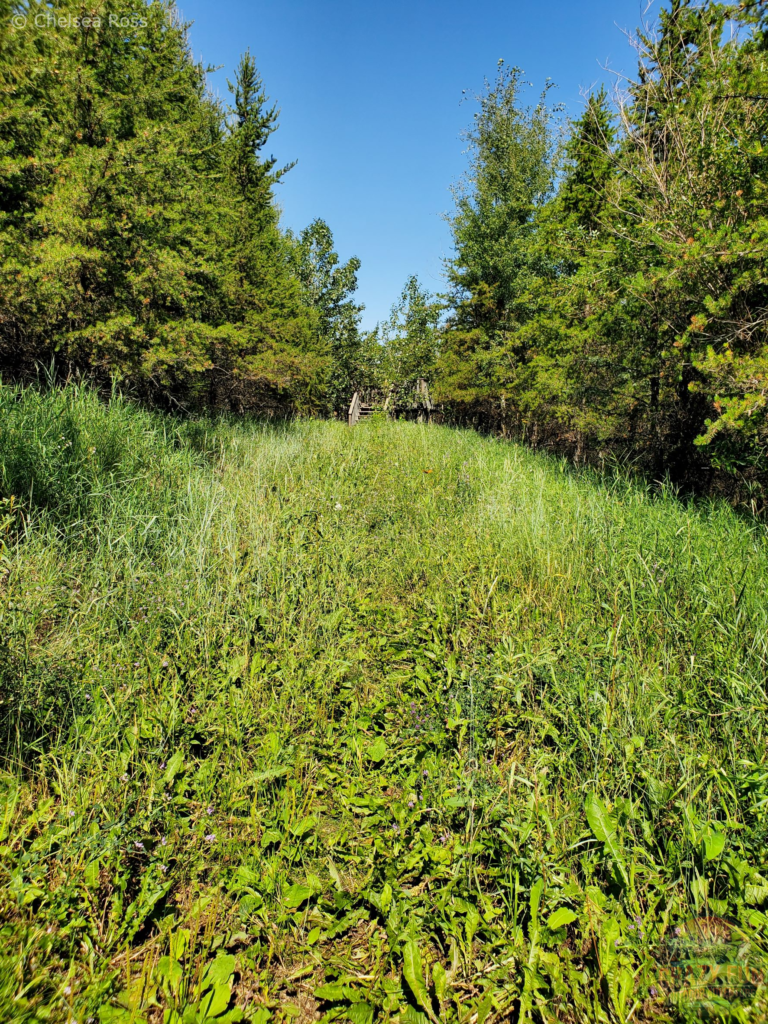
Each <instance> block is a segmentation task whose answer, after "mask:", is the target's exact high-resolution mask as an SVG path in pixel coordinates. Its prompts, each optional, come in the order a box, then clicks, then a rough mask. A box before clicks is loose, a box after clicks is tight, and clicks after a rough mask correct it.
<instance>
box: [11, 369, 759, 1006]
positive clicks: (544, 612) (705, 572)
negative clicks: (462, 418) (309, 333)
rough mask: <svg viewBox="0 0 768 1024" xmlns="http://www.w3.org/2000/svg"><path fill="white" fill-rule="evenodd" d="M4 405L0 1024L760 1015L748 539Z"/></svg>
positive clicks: (348, 452)
mask: <svg viewBox="0 0 768 1024" xmlns="http://www.w3.org/2000/svg"><path fill="white" fill-rule="evenodd" d="M0 414H1V417H2V423H3V425H4V429H3V432H2V435H0V436H2V438H3V442H2V443H3V447H2V449H0V468H1V469H2V476H0V480H2V488H3V490H2V493H0V498H2V499H3V500H4V501H5V502H6V505H4V506H3V507H4V508H9V509H11V511H10V512H9V513H7V515H4V516H3V517H1V518H0V524H2V523H3V522H5V521H6V519H7V518H9V517H10V519H11V526H10V527H9V528H5V527H3V532H2V533H1V534H0V540H1V541H2V544H1V545H0V581H1V582H0V587H1V588H2V602H1V603H0V695H1V696H2V703H1V704H0V718H1V728H2V733H1V734H0V752H1V753H2V758H3V761H2V772H0V920H1V921H2V924H1V925H0V929H2V931H1V933H0V940H1V941H0V1017H1V1018H2V1019H3V1020H14V1021H15V1020H20V1021H33V1020H41V1019H47V1020H50V1021H54V1022H58V1021H62V1022H64V1021H67V1020H69V1019H76V1020H87V1019H88V1018H89V1017H94V1018H95V1019H96V1020H98V1021H102V1022H104V1024H108V1022H109V1021H115V1022H116V1024H117V1022H120V1024H125V1022H128V1021H133V1022H134V1024H136V1022H138V1021H142V1020H143V1021H145V1022H146V1024H151V1022H154V1021H156V1020H159V1019H165V1020H166V1021H167V1022H168V1024H171V1022H175V1024H193V1022H194V1024H202V1022H203V1021H204V1020H216V1021H219V1022H220V1024H224V1022H225V1021H232V1022H235V1021H238V1020H240V1019H244V1020H250V1021H253V1022H258V1024H266V1022H267V1021H274V1022H277V1021H287V1020H289V1019H302V1018H303V1019H312V1017H323V1016H325V1018H326V1019H328V1020H333V1019H338V1020H342V1019H349V1020H352V1021H359V1022H367V1024H372V1022H373V1021H378V1020H392V1021H395V1020H400V1021H421V1022H422V1024H423V1022H428V1021H434V1020H439V1021H441V1022H446V1024H451V1022H458V1021H459V1020H466V1019H468V1018H469V1019H471V1018H473V1017H474V1016H475V1015H476V1017H477V1019H478V1020H483V1021H486V1022H490V1021H493V1020H510V1019H511V1020H524V1019H530V1020H535V1021H540V1022H544V1021H546V1022H551V1021H553V1020H556V1021H562V1022H574V1024H575V1022H584V1024H587V1022H590V1024H591V1022H593V1021H596V1020H606V1021H629V1020H631V1021H641V1022H642V1021H665V1020H668V1021H683V1020H689V1019H692V1018H693V1017H694V1015H695V1014H697V1013H698V1014H699V1015H701V1014H702V1013H703V1012H704V1009H706V1008H707V1007H709V1010H710V1014H714V1013H715V1011H716V1013H717V1014H719V1015H720V1019H726V1020H728V1019H729V1020H731V1021H734V1022H736V1021H743V1022H747V1021H755V1022H756V1021H760V1020H763V1019H765V1017H766V1012H767V1011H766V991H765V983H764V981H763V980H762V979H764V978H765V976H766V969H768V950H767V949H766V945H765V926H766V914H765V912H766V907H768V881H767V880H768V862H767V861H766V850H767V849H768V844H766V835H767V834H768V832H767V830H768V818H767V817H766V813H767V812H766V808H768V769H767V766H766V746H765V725H764V722H765V715H764V709H765V704H766V694H765V659H766V656H767V652H766V627H767V626H768V620H767V613H766V604H765V599H764V589H765V588H764V581H765V576H766V572H768V547H767V546H766V545H767V543H768V542H767V541H766V537H765V531H764V529H763V528H762V527H761V526H760V525H758V524H757V523H755V522H754V521H746V520H744V519H743V518H740V517H738V516H737V515H736V514H734V513H733V512H732V511H731V510H730V509H729V508H728V507H727V505H725V504H723V503H719V502H714V501H712V502H707V503H704V502H702V503H699V504H697V503H693V502H688V503H682V502H680V501H679V500H677V499H676V498H675V497H674V495H673V494H671V493H668V492H667V493H662V494H657V495H654V494H653V493H652V492H651V490H650V488H648V487H642V486H639V485H637V484H635V483H632V482H629V481H628V480H627V479H625V478H624V477H622V476H621V475H614V476H605V477H602V478H600V477H598V476H596V475H594V474H592V473H591V472H590V471H587V470H583V471H581V472H575V471H573V470H572V469H569V468H568V466H567V465H566V464H565V463H564V462H562V461H558V460H555V459H552V458H546V457H544V456H542V455H537V454H535V453H532V452H530V451H529V450H527V449H526V448H524V447H521V446H518V445H512V444H509V443H506V442H502V441H499V440H494V439H491V438H487V437H482V436H480V435H478V434H477V433H474V432H471V431H459V430H450V429H448V428H442V427H424V426H419V425H417V424H409V423H390V422H387V421H381V422H375V421H368V422H366V423H363V424H361V425H360V426H358V427H356V428H355V429H354V430H353V431H350V430H348V429H347V428H346V427H345V426H344V425H342V424H339V423H333V422H326V423H322V422H317V421H294V422H290V423H282V424H277V425H271V426H269V425H264V424H259V423H257V422H253V421H248V420H243V419H241V420H238V421H236V420H233V419H226V418H221V419H218V420H216V421H213V420H206V419H200V420H185V421H180V420H177V419H172V418H171V417H169V416H167V415H161V414H159V413H148V412H146V411H142V410H141V409H139V408H138V407H136V406H134V405H130V404H128V403H126V402H125V401H124V400H123V399H121V398H120V397H119V396H115V397H114V398H113V400H112V402H111V403H110V404H109V405H106V406H105V405H101V404H99V403H98V402H97V401H96V399H95V397H94V396H93V395H92V394H90V393H89V392H88V391H86V390H83V389H75V388H72V387H70V388H68V389H66V390H65V391H63V392H60V393H56V392H51V393H44V394H41V393H38V392H36V391H33V390H21V389H18V388H14V389H12V388H9V387H7V386H6V387H4V388H2V389H0ZM6 424H8V429H7V431H6V429H5V425H6ZM62 425H63V426H62ZM62 435H63V438H64V439H63V441H62ZM70 439H71V440H72V441H73V443H72V445H71V446H69V447H66V448H62V444H66V441H67V440H70ZM11 497H13V498H14V502H13V503H11ZM16 501H18V502H19V504H18V506H17V505H16ZM17 508H18V514H17V513H16V509H17ZM702 965H704V970H705V972H706V973H705V974H702ZM697 971H698V975H697V974H696V972H697ZM718 971H719V972H720V974H719V975H717V972H718ZM702 976H703V977H704V983H703V984H702V986H701V987H700V988H699V989H698V990H697V989H696V988H694V987H693V986H692V985H691V984H690V980H691V979H692V978H695V977H699V979H701V978H702ZM718 977H719V981H718V980H717V979H718ZM686 978H688V982H686ZM702 1007H704V1009H702ZM713 1007H714V1009H713ZM715 1019H717V1017H716V1018H715Z"/></svg>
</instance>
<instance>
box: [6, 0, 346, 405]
mask: <svg viewBox="0 0 768 1024" xmlns="http://www.w3.org/2000/svg"><path fill="white" fill-rule="evenodd" d="M2 2H3V3H4V10H3V12H2V13H3V17H2V25H0V89H2V94H3V97H4V102H3V107H2V111H0V308H1V309H2V315H0V369H2V372H3V373H4V374H5V375H6V376H7V375H9V374H17V375H18V374H21V373H24V372H31V371H32V370H33V369H34V366H35V364H36V363H37V362H39V361H43V362H46V363H48V362H50V360H51V359H54V360H55V361H56V363H57V365H58V366H59V368H60V370H61V372H63V373H67V372H70V371H71V370H73V369H77V370H82V371H87V372H88V373H90V374H95V375H96V376H98V377H101V378H103V379H105V380H106V379H108V378H110V377H117V378H118V379H121V380H124V381H126V382H129V383H130V384H131V386H132V387H133V388H134V390H135V391H136V392H137V393H138V394H143V395H145V396H146V397H148V398H151V399H152V400H153V401H161V402H175V403H181V404H182V405H189V404H190V403H196V402H212V403H214V404H217V405H225V406H232V407H235V408H241V407H243V408H244V407H246V406H259V405H264V404H274V403H276V402H277V403H283V404H285V403H288V404H289V405H290V404H299V405H306V406H309V407H311V406H312V405H313V404H318V403H319V402H320V401H322V398H323V396H322V390H323V386H324V380H325V376H326V373H327V352H326V348H325V346H324V344H323V343H322V342H321V340H320V339H319V337H318V334H317V332H316V330H315V329H314V313H313V311H312V310H311V308H310V307H309V306H308V305H307V304H306V303H305V302H304V299H303V295H302V290H301V285H300V283H299V281H298V280H297V279H296V277H295V276H294V275H293V273H292V271H291V267H290V260H289V253H288V249H287V247H286V244H285V241H284V239H283V237H282V235H281V233H280V231H279V227H278V223H277V212H276V210H275V207H274V202H273V196H272V189H273V186H274V185H275V184H276V182H277V181H278V180H279V178H280V175H281V173H283V172H279V171H276V170H275V165H274V161H273V160H272V158H265V157H263V155H262V152H261V151H262V149H263V146H264V144H265V143H266V141H267V139H268V138H269V136H270V134H271V132H272V131H274V128H275V126H276V112H275V110H274V107H272V106H270V105H269V103H268V101H267V99H266V96H265V95H264V90H263V88H262V86H261V83H260V80H259V78H258V74H257V72H256V70H255V66H254V64H253V60H252V58H251V57H250V55H248V54H247V55H246V57H245V58H244V60H243V62H242V63H241V65H240V68H239V69H238V72H237V75H236V80H235V83H234V107H233V109H232V113H231V116H230V115H229V114H228V112H227V110H226V109H225V108H224V107H223V106H222V105H220V104H219V103H218V102H216V101H215V100H214V99H212V97H211V96H210V94H209V92H208V89H207V86H206V69H205V68H204V67H202V66H201V65H199V64H197V63H196V62H195V61H194V60H193V59H192V56H191V54H190V51H189V47H188V43H187V37H186V26H185V25H184V24H183V23H182V22H181V21H180V20H179V18H178V16H177V14H176V11H175V9H174V8H173V6H172V5H171V4H170V3H168V2H164V0H154V2H151V3H148V4H140V5H139V7H138V10H137V9H136V5H135V4H134V5H133V6H131V5H130V4H129V3H128V2H127V0H110V3H108V4H107V3H106V2H96V3H95V4H94V5H93V7H92V9H90V10H89V11H88V12H87V14H84V12H83V9H82V7H81V5H79V4H78V3H76V2H75V0H60V2H59V3H58V4H57V7H56V11H55V14H56V17H57V19H58V20H57V22H56V25H55V27H51V25H50V24H49V21H48V19H49V18H50V17H52V14H51V10H50V9H49V8H48V6H47V5H45V4H41V3H37V2H36V0H33V2H32V3H31V5H30V6H29V9H28V10H27V12H26V13H27V19H26V24H25V25H23V26H20V27H17V26H16V25H14V22H13V20H12V18H11V17H10V15H11V14H12V13H13V10H14V8H13V7H12V6H10V5H9V4H8V2H7V0H2ZM6 15H7V16H6Z"/></svg>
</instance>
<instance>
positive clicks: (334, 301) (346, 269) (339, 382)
mask: <svg viewBox="0 0 768 1024" xmlns="http://www.w3.org/2000/svg"><path fill="white" fill-rule="evenodd" d="M289 241H290V243H291V245H292V252H293V265H294V269H295V273H296V276H297V277H298V279H299V281H300V282H301V285H302V288H303V294H304V297H305V300H306V301H307V303H308V304H309V305H310V307H311V308H312V309H313V310H314V311H315V313H316V315H317V331H318V333H319V337H320V339H321V340H322V341H323V342H324V343H325V344H326V345H327V346H328V351H329V355H330V361H329V367H328V381H327V393H326V394H327V402H328V407H329V408H330V409H331V410H333V411H335V412H343V411H345V410H346V409H347V408H348V406H349V403H350V401H351V399H352V395H353V394H354V392H355V391H358V390H360V389H361V388H362V387H365V386H366V385H368V384H369V383H370V381H369V380H368V378H367V373H366V369H365V365H364V360H363V359H362V356H361V344H362V340H361V335H360V316H361V314H362V312H363V308H364V307H363V306H361V305H359V304H358V303H357V302H355V300H354V297H353V296H354V293H355V290H356V289H357V273H358V271H359V270H360V260H359V258H358V257H357V256H353V257H351V259H349V260H347V262H346V263H341V262H340V260H339V256H338V253H337V252H336V251H335V249H334V243H333V234H332V232H331V229H330V228H329V227H328V225H327V224H326V223H325V221H323V220H320V219H318V220H315V221H313V222H312V223H311V224H310V225H309V226H308V227H306V228H305V229H304V230H303V231H302V232H301V233H300V235H299V236H298V237H295V236H293V235H290V236H289Z"/></svg>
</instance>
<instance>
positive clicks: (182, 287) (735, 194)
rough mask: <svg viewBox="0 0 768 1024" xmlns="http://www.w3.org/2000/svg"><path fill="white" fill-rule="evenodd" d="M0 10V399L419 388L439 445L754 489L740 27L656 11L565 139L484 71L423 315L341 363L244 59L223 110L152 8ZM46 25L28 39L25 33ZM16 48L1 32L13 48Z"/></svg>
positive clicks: (759, 285) (757, 100) (756, 265)
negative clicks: (465, 438)
mask: <svg viewBox="0 0 768 1024" xmlns="http://www.w3.org/2000/svg"><path fill="white" fill-rule="evenodd" d="M20 10H22V8H20V7H19V6H18V5H17V4H14V3H11V2H9V0H0V13H2V19H0V20H1V22H2V24H1V25H0V89H1V90H2V96H3V100H2V106H1V108H0V373H2V375H3V376H4V377H5V378H6V379H7V378H9V377H24V376H29V375H30V374H33V373H35V372H38V368H39V366H40V364H44V365H50V364H53V365H54V367H55V369H56V372H57V373H58V375H59V376H68V375H69V374H70V373H71V372H72V371H77V372H85V373H87V374H88V375H90V376H91V377H95V378H96V379H97V380H103V381H104V382H107V381H110V380H112V379H114V378H117V379H118V380H119V381H121V382H126V383H128V384H129V385H130V387H131V389H132V391H133V393H135V394H137V395H139V396H141V397H144V398H146V399H148V400H150V401H152V402H154V403H160V404H164V405H166V406H173V407H179V406H180V407H183V408H193V407H200V406H208V407H213V408H230V409H235V410H246V409H254V410H260V411H265V410H266V409H269V408H272V409H275V408H277V409H280V410H282V411H290V410H293V411H297V410H299V411H307V412H331V411H336V412H341V411H343V410H344V408H345V407H346V405H347V404H348V402H349V400H350V397H351V395H352V393H353V391H354V390H356V389H358V388H365V389H368V390H378V392H379V393H380V394H383V393H390V394H407V393H408V392H409V391H412V389H413V385H414V383H415V381H416V380H417V379H418V378H420V377H425V378H427V379H428V380H429V381H430V384H431V387H432V390H433V395H434V397H436V398H437V399H438V401H439V402H440V403H441V404H442V406H443V409H444V412H445V414H446V415H447V416H448V417H451V418H453V419H454V420H456V421H459V422H466V423H474V424H477V425H482V426H484V427H487V428H490V429H499V430H502V431H504V432H508V433H514V434H516V435H517V436H524V437H526V438H528V439H529V440H530V441H532V442H533V443H535V444H546V445H549V446H556V447H558V448H559V449H560V450H565V451H569V452H570V453H571V454H573V455H574V456H575V457H576V458H577V460H582V459H595V458H604V457H605V456H606V455H611V456H612V457H618V458H629V459H632V460H634V461H635V462H637V464H638V465H639V466H640V467H642V468H643V469H644V470H646V471H648V472H650V473H651V474H653V475H654V476H655V477H657V478H660V477H663V476H666V475H669V476H671V477H672V478H673V479H675V480H677V481H679V482H682V483H688V484H696V485H698V486H705V487H706V486H709V485H711V484H712V483H713V482H715V483H717V484H718V485H719V483H720V482H722V481H726V482H728V483H729V485H730V486H731V488H732V489H734V490H735V491H736V492H737V493H738V494H739V496H740V497H742V498H743V497H745V496H746V497H747V498H749V499H751V500H752V501H753V505H754V507H757V506H758V504H760V502H761V499H760V498H759V495H760V494H761V493H763V486H762V485H764V483H765V481H766V479H768V461H767V460H766V456H765V450H766V442H767V441H768V422H767V420H766V417H767V416H768V409H767V407H766V402H767V399H766V395H767V394H768V389H767V387H766V370H767V369H768V357H767V355H766V322H767V320H766V318H767V316H768V278H767V276H766V275H767V273H768V271H767V270H766V258H765V257H766V239H767V236H768V232H767V230H766V226H767V225H768V220H766V182H765V171H766V157H765V154H764V146H765V143H766V133H767V131H768V70H766V58H767V57H768V43H767V41H766V40H767V39H768V36H767V35H766V24H768V23H767V22H766V20H765V14H764V5H762V4H742V5H740V6H738V7H736V6H733V5H727V4H722V3H705V4H697V3H694V2H692V0H671V3H670V5H669V6H668V7H667V8H666V9H664V10H663V11H662V12H661V13H660V16H659V21H658V24H657V25H656V26H655V27H654V28H653V29H652V30H650V29H649V30H647V31H645V32H643V33H640V34H639V35H638V37H637V39H636V45H637V49H638V55H639V70H638V74H637V77H636V80H635V81H634V82H630V83H628V85H627V87H626V88H625V89H624V90H623V92H620V93H618V94H617V96H616V99H615V102H609V98H608V95H607V94H606V92H605V91H604V90H600V91H599V92H594V93H593V94H592V95H591V96H590V97H589V100H588V103H587V104H586V107H585V110H584V112H583V114H582V116H581V117H580V118H579V119H578V120H576V121H575V122H572V123H570V124H568V123H567V122H565V121H564V119H563V117H562V111H561V109H560V108H559V107H558V105H557V103H554V102H552V100H551V97H552V95H553V94H552V92H551V87H550V86H548V87H547V89H545V91H544V94H543V95H542V96H541V98H540V99H539V101H538V102H536V103H534V104H533V105H532V106H528V105H526V102H525V97H524V84H525V83H524V82H523V80H522V73H521V72H520V71H519V69H516V68H510V67H508V66H507V65H505V64H504V63H500V64H499V67H498V71H497V76H496V78H495V80H494V81H493V82H492V83H489V84H488V85H487V88H486V90H485V92H484V93H483V95H482V96H480V97H479V109H478V112H477V114H476V116H475V118H474V122H473V125H472V127H471V129H470V130H469V131H468V132H467V138H468V142H469V151H470V166H469V169H468V172H467V174H466V175H465V177H464V179H463V180H462V181H461V182H460V183H459V184H458V185H457V187H456V189H455V211H454V214H453V216H452V217H451V227H452V232H453V241H454V254H453V256H452V258H451V259H450V260H449V261H448V263H447V267H446V270H447V277H448V285H449V290H448V295H447V296H444V297H443V301H442V304H441V302H439V301H438V300H437V299H436V297H434V296H432V295H430V294H429V293H428V292H427V291H425V290H424V289H423V287H422V286H421V285H420V284H419V282H418V281H417V279H416V278H411V279H410V280H409V281H408V282H407V283H406V286H405V289H404V291H403V294H402V296H401V297H400V299H399V300H398V302H397V303H396V304H395V306H394V307H393V311H392V316H391V317H390V319H389V320H388V321H387V322H386V323H384V324H382V325H380V327H379V328H378V330H377V331H376V332H374V333H372V334H369V335H367V336H362V335H361V332H360V329H359V323H360V314H361V309H362V307H361V306H360V305H358V304H357V302H356V301H355V298H354V292H355V288H356V283H357V282H356V276H357V272H358V270H359V266H360V263H359V260H357V259H356V258H353V259H351V260H349V261H348V262H347V263H342V262H340V260H339V257H338V255H337V253H336V252H335V251H334V243H333V237H332V234H331V231H330V229H329V228H328V226H327V225H326V224H325V223H324V222H322V221H320V220H317V221H315V222H314V223H313V224H311V225H310V226H309V227H307V228H306V229H305V230H304V231H303V232H301V233H299V234H297V235H294V234H293V233H291V232H285V231H282V230H281V228H280V225H279V222H278V221H279V218H278V211H277V207H276V203H275V187H276V186H277V184H278V183H279V182H280V181H281V179H282V177H283V175H284V174H285V173H286V171H288V170H289V169H290V166H289V167H284V168H281V167H279V166H278V165H277V164H276V162H275V159H274V158H273V157H270V156H267V149H266V147H267V143H268V141H269V139H270V137H271V135H272V133H273V132H274V131H275V129H276V127H277V110H276V108H275V107H274V106H273V105H271V103H270V101H269V100H268V98H267V95H266V92H265V89H264V87H263V85H262V82H261V79H260V76H259V74H258V71H257V68H256V65H255V63H254V60H253V58H252V57H251V55H250V54H249V53H246V54H245V55H244V57H243V58H242V60H241V63H240V65H239V67H238V68H237V70H236V74H235V75H234V79H233V81H232V82H231V83H230V91H231V98H230V102H231V105H229V106H227V105H226V104H224V103H223V102H221V101H219V100H218V99H216V98H214V97H213V96H212V95H211V94H210V93H209V91H208V89H207V87H206V69H205V68H204V67H203V66H202V65H200V64H198V63H196V62H195V61H194V60H193V59H192V57H191V55H190V52H189V48H188V43H187V38H186V28H185V26H184V24H183V23H181V22H180V21H179V19H178V17H177V15H176V12H175V8H174V7H173V5H172V4H171V3H169V2H168V0H156V2H152V3H149V4H147V5H146V6H140V8H139V13H138V14H137V13H136V11H135V10H133V9H130V10H129V5H127V3H124V2H123V0H117V2H116V3H112V2H103V3H100V4H99V3H97V4H96V5H95V6H94V8H93V10H92V11H90V12H89V13H88V14H87V15H85V14H84V13H83V11H82V10H81V8H80V7H79V6H78V5H77V4H76V3H75V2H74V0H62V2H60V3H58V4H57V5H56V8H55V10H54V9H53V8H51V7H49V6H47V5H44V4H41V3H37V2H32V3H31V4H29V5H26V6H24V8H23V12H24V13H23V16H21V17H20V15H19V11H20ZM54 19H55V24H54ZM22 22H23V24H22Z"/></svg>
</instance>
